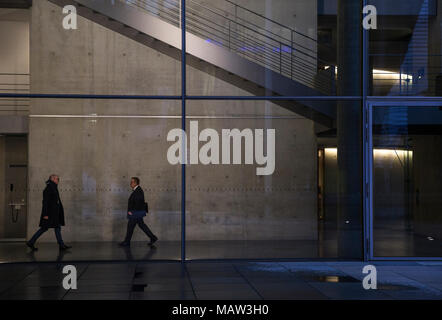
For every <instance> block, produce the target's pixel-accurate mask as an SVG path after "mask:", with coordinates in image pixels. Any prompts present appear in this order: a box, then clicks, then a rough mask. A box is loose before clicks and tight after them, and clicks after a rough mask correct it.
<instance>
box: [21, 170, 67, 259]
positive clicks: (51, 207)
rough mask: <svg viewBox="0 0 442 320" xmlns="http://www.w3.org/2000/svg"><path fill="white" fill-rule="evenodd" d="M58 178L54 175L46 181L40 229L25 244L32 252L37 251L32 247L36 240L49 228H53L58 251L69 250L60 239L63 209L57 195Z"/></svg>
mask: <svg viewBox="0 0 442 320" xmlns="http://www.w3.org/2000/svg"><path fill="white" fill-rule="evenodd" d="M59 182H60V178H59V177H58V175H56V174H52V175H50V177H49V179H48V181H46V188H45V189H44V191H43V206H42V209H41V217H40V229H39V230H38V231H37V232H36V233H35V234H34V236H33V237H32V238H31V240H29V241H28V242H26V245H27V246H28V247H29V248H31V250H32V251H37V250H38V249H37V248H36V247H35V246H34V245H35V242H36V241H37V239H38V238H39V237H40V236H41V235H42V234H43V233H45V232H46V231H48V229H49V228H54V230H55V237H56V238H57V242H58V245H59V247H60V250H62V251H63V250H67V249H70V248H71V247H70V246H67V245H65V244H64V242H63V239H62V237H61V226H64V209H63V204H62V203H61V200H60V194H59V193H58V183H59Z"/></svg>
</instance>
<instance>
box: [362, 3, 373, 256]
mask: <svg viewBox="0 0 442 320" xmlns="http://www.w3.org/2000/svg"><path fill="white" fill-rule="evenodd" d="M367 3H368V0H363V1H362V6H363V8H364V7H365V6H366V5H367ZM361 14H362V12H361ZM363 20H364V17H362V19H361V21H363ZM368 51H369V39H368V30H366V29H365V28H364V27H363V26H362V106H361V108H362V111H363V112H362V114H363V125H362V130H363V133H362V137H363V146H364V147H363V148H364V157H363V164H362V166H363V177H364V180H363V186H362V189H363V212H362V214H363V219H362V221H363V224H364V225H363V230H364V232H363V252H364V254H363V257H364V261H368V260H369V259H370V253H369V251H370V250H371V247H372V246H371V245H370V244H371V242H372V239H371V237H370V232H369V218H370V217H369V215H370V208H371V204H370V198H371V190H370V187H369V186H370V185H371V179H372V177H371V175H370V172H371V170H370V165H369V164H370V160H369V157H370V144H369V141H370V139H371V137H370V132H371V130H370V126H371V123H370V121H369V120H370V119H369V118H370V111H371V110H370V109H371V108H369V107H368V105H367V96H368V88H369V83H368V72H369V70H368V69H369V68H368V62H369V59H368V56H369V52H368Z"/></svg>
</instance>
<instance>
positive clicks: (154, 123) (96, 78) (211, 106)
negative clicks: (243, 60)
mask: <svg viewBox="0 0 442 320" xmlns="http://www.w3.org/2000/svg"><path fill="white" fill-rule="evenodd" d="M62 18H63V15H62V11H61V8H60V7H58V6H55V5H53V4H51V3H49V2H48V1H46V0H44V1H36V2H34V5H33V7H32V27H31V52H32V54H31V74H32V92H34V93H46V92H50V93H96V94H169V95H173V94H180V83H181V79H180V70H181V65H180V62H179V61H176V60H174V59H172V58H170V57H168V56H166V55H163V54H161V53H159V52H157V51H155V50H153V49H151V48H149V47H146V46H143V45H141V44H139V43H137V42H135V41H133V40H130V39H128V38H126V37H124V36H121V35H119V34H117V33H114V32H112V31H109V30H107V29H106V28H104V27H102V26H99V25H97V24H94V23H92V22H90V21H88V20H85V19H83V18H81V17H80V18H79V24H78V27H79V29H78V30H75V31H65V30H63V29H62V25H61V21H62ZM188 72H189V76H190V78H191V79H192V80H193V81H190V82H189V83H188V85H189V91H192V92H195V91H199V92H201V91H203V89H204V87H203V86H205V85H208V84H210V85H211V86H213V87H216V88H218V89H219V92H223V93H227V94H231V95H246V94H248V93H246V92H244V91H242V90H240V89H238V88H236V87H234V86H232V85H230V84H228V83H226V82H223V81H221V80H219V79H217V78H215V77H213V76H211V75H208V74H206V73H203V72H200V71H197V70H195V69H193V68H191V67H189V68H188ZM188 109H189V114H190V115H193V116H202V117H207V116H215V117H218V116H221V118H220V119H214V120H209V119H205V120H204V119H203V120H201V124H200V127H201V129H203V128H206V127H211V128H216V129H218V130H219V129H221V128H235V127H238V128H239V129H244V128H249V127H250V128H252V129H254V128H257V127H261V128H274V129H276V131H277V138H276V139H277V140H276V141H277V142H276V145H277V146H276V148H277V153H276V155H277V160H276V161H277V162H276V168H277V169H276V171H275V173H274V175H273V176H271V177H267V178H262V179H258V178H257V176H256V173H255V169H256V167H255V166H248V167H247V168H242V167H241V166H220V167H211V166H208V167H205V166H202V165H198V166H189V169H188V170H189V174H188V188H193V189H192V191H190V189H189V193H188V204H187V210H188V212H187V219H188V220H187V221H188V223H187V228H188V232H187V238H188V239H189V240H207V239H210V240H215V239H218V240H238V239H240V240H254V239H262V240H264V239H316V238H317V227H316V226H317V224H316V223H317V212H316V210H317V204H316V196H317V190H316V142H315V135H314V126H313V122H312V121H310V120H307V119H305V118H302V117H299V116H296V115H294V114H293V113H291V112H289V111H287V110H285V109H282V108H281V107H279V106H276V105H274V104H272V103H268V102H243V101H235V102H232V103H226V102H222V101H221V102H210V103H208V102H203V101H198V102H194V103H190V102H189V107H188ZM180 110H181V106H180V103H179V102H173V101H172V102H171V101H148V100H143V101H130V100H124V101H121V100H120V101H109V100H107V101H102V100H49V99H46V100H34V101H32V105H31V119H30V136H29V150H30V152H29V186H30V194H29V203H30V209H29V219H28V235H31V233H33V232H34V231H35V229H36V227H37V225H38V221H39V218H40V210H41V195H42V190H43V188H44V181H45V180H46V179H47V177H48V175H49V174H50V173H53V172H55V173H58V174H60V176H61V184H60V191H61V192H60V193H61V197H62V200H63V203H64V205H65V209H66V210H65V211H66V221H67V226H66V227H65V228H64V236H65V238H66V240H67V241H92V240H93V241H110V240H114V241H116V240H121V239H122V237H123V236H124V233H125V231H126V218H125V207H126V205H127V198H128V196H129V194H130V189H129V187H128V183H129V178H130V177H131V176H134V175H137V176H140V178H141V180H142V186H143V187H144V188H145V190H146V191H147V192H146V194H147V196H148V199H149V204H150V208H151V215H150V216H149V217H148V218H147V222H148V223H149V225H150V226H151V227H152V229H153V230H154V232H155V233H157V235H158V236H159V238H160V239H162V240H178V239H180V228H181V226H180V208H181V205H180V199H181V193H180V187H181V176H180V167H179V166H171V165H170V164H169V163H168V162H167V160H166V152H167V148H168V147H169V146H170V143H167V141H166V136H167V133H168V131H169V130H171V129H173V128H179V127H180V126H181V124H180V121H181V120H180V119H179V118H178V119H170V118H169V119H167V118H161V117H160V118H156V119H151V118H150V119H148V118H144V119H133V118H132V119H127V118H125V119H123V118H121V117H120V118H119V116H130V115H138V116H144V117H151V116H164V117H170V116H176V115H180V112H181V111H180ZM54 115H77V116H85V115H92V116H93V115H112V116H114V118H96V119H94V118H69V117H67V118H66V117H64V118H63V117H54ZM226 115H235V116H247V117H249V118H250V117H252V118H253V117H255V116H258V117H262V116H264V115H268V116H278V117H292V118H293V117H294V118H295V119H294V120H293V119H292V120H290V119H289V120H280V121H276V120H275V121H265V122H264V121H248V122H247V121H240V120H237V121H232V120H231V119H224V120H223V119H222V116H226ZM225 176H229V179H226V178H225ZM193 177H195V178H193ZM192 179H193V180H192ZM226 180H228V181H229V182H225V181H226ZM227 185H229V186H232V188H233V187H235V188H248V190H247V191H239V192H238V193H234V194H233V193H232V192H213V191H210V192H208V191H207V190H216V188H221V187H224V188H225V187H226V186H227ZM266 186H268V187H271V189H269V191H263V188H264V187H266ZM233 197H234V198H233ZM214 205H215V206H214ZM232 221H233V222H234V223H232ZM53 238H54V237H53V235H52V234H46V235H44V236H43V238H42V241H54V239H53ZM134 240H145V236H144V235H143V234H141V232H136V233H135V235H134Z"/></svg>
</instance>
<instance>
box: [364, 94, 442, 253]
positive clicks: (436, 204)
mask: <svg viewBox="0 0 442 320" xmlns="http://www.w3.org/2000/svg"><path fill="white" fill-rule="evenodd" d="M368 108H369V111H370V133H371V134H370V135H369V137H370V139H369V169H370V176H371V179H370V181H369V184H370V189H371V201H370V216H369V232H370V236H371V237H370V255H371V258H372V259H397V258H404V259H441V258H442V103H441V102H440V101H439V100H437V99H434V100H433V99H432V100H431V101H429V100H425V99H413V100H409V99H403V98H395V99H393V100H384V101H375V102H372V103H369V107H368Z"/></svg>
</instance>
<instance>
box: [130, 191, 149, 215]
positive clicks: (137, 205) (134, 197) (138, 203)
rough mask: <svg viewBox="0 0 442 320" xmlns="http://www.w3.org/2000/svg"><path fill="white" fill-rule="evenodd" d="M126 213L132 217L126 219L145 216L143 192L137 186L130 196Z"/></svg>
mask: <svg viewBox="0 0 442 320" xmlns="http://www.w3.org/2000/svg"><path fill="white" fill-rule="evenodd" d="M127 212H131V213H132V216H130V215H129V214H128V215H127V217H128V218H140V217H144V216H146V204H145V201H144V191H143V189H141V187H140V186H138V187H137V188H136V189H135V190H134V191H133V192H132V194H131V195H130V197H129V201H128V204H127Z"/></svg>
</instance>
